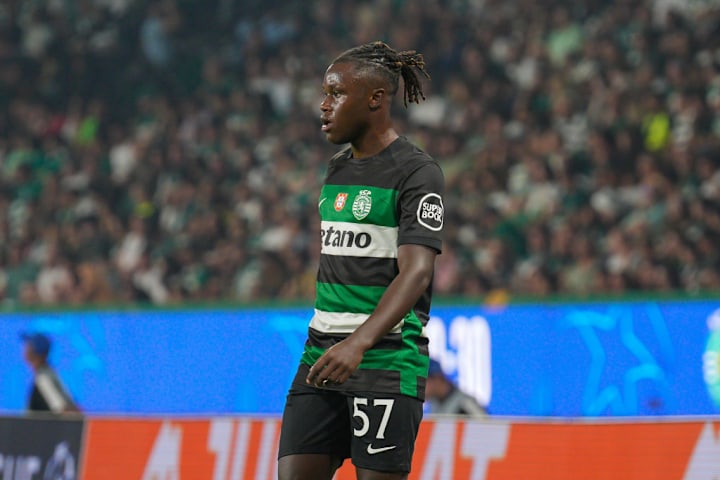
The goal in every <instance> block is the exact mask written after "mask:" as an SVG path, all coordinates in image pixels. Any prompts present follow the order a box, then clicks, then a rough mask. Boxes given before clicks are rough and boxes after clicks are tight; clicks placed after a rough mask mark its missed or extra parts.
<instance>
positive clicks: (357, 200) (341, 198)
mask: <svg viewBox="0 0 720 480" xmlns="http://www.w3.org/2000/svg"><path fill="white" fill-rule="evenodd" d="M397 195H398V192H397V190H392V189H388V188H378V187H369V186H366V185H324V186H323V187H322V191H321V192H320V200H319V202H318V209H319V210H320V218H322V219H323V220H329V221H333V222H351V223H370V224H374V225H379V226H383V227H397V225H398V218H397V212H396V203H397Z"/></svg>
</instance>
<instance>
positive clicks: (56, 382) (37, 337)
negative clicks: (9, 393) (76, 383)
mask: <svg viewBox="0 0 720 480" xmlns="http://www.w3.org/2000/svg"><path fill="white" fill-rule="evenodd" d="M20 338H21V340H22V341H23V345H24V346H23V358H24V359H25V361H26V362H27V364H28V365H29V366H30V368H31V369H32V370H33V386H32V389H31V390H30V395H29V397H28V410H29V411H30V412H35V413H37V412H51V413H56V414H66V413H79V409H78V407H77V406H76V405H75V402H73V399H72V397H71V396H70V394H69V393H68V392H67V389H66V388H65V386H64V385H63V384H62V382H61V381H60V378H59V377H58V376H57V374H56V373H55V371H54V370H53V369H52V367H51V366H50V364H48V355H49V354H50V348H51V346H52V343H51V342H50V339H49V338H48V336H47V335H45V334H42V333H37V332H26V333H23V334H22V335H21V336H20Z"/></svg>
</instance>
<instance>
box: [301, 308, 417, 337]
mask: <svg viewBox="0 0 720 480" xmlns="http://www.w3.org/2000/svg"><path fill="white" fill-rule="evenodd" d="M369 316H370V315H368V314H366V313H335V312H325V311H323V310H318V309H317V308H316V309H315V315H313V317H312V320H310V328H312V329H313V330H317V331H318V332H322V333H330V334H333V333H343V334H344V333H352V332H354V331H355V329H356V328H357V327H359V326H360V325H361V324H362V323H363V322H365V320H367V319H368V317H369ZM404 323H405V321H404V320H400V322H398V324H397V325H395V326H394V327H393V328H392V330H390V332H388V333H400V329H401V328H402V326H403V324H404Z"/></svg>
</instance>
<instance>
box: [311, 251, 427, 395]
mask: <svg viewBox="0 0 720 480" xmlns="http://www.w3.org/2000/svg"><path fill="white" fill-rule="evenodd" d="M436 255H437V252H436V251H435V250H434V249H432V248H430V247H426V246H424V245H411V244H408V245H400V246H399V247H398V270H399V273H398V275H397V276H396V277H395V279H394V280H393V281H392V282H391V283H390V285H389V286H388V288H387V290H386V291H385V293H384V294H383V296H382V297H381V299H380V301H379V302H378V305H377V307H376V308H375V311H374V312H373V314H372V315H370V317H368V319H367V320H366V321H365V322H364V323H363V324H362V325H360V327H358V328H357V329H356V330H355V331H354V332H353V333H352V334H351V335H350V336H348V337H347V338H346V339H345V340H343V341H341V342H339V343H337V344H335V345H333V346H332V347H330V348H329V349H328V350H327V351H326V352H325V353H324V354H323V355H322V356H321V357H320V358H319V359H318V360H317V362H315V364H314V365H313V366H312V367H311V368H310V372H309V374H308V376H307V382H308V383H315V384H316V385H322V383H323V381H324V380H325V379H328V381H331V382H335V383H343V382H344V381H346V380H347V379H348V378H350V375H352V373H353V372H354V371H355V370H356V369H357V367H358V365H360V362H361V361H362V358H363V355H364V354H365V352H366V351H368V350H369V349H370V348H372V346H373V345H375V344H376V343H377V342H378V341H380V339H381V338H383V337H384V336H385V335H386V334H387V333H388V332H389V331H390V330H391V329H392V328H393V327H394V326H395V325H397V324H398V323H399V322H400V321H401V320H402V319H403V317H404V316H405V315H406V314H407V313H408V312H409V311H410V310H411V309H412V308H413V306H414V305H415V303H416V302H417V301H418V299H419V298H420V296H421V295H422V294H423V292H425V290H426V289H427V287H428V285H429V284H430V281H431V280H432V276H433V268H434V264H435V256H436Z"/></svg>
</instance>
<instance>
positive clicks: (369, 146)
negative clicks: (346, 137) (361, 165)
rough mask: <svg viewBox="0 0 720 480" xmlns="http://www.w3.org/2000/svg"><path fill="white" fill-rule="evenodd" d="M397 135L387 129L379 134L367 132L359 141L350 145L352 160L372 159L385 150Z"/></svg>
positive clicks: (389, 128) (391, 129) (392, 130)
mask: <svg viewBox="0 0 720 480" xmlns="http://www.w3.org/2000/svg"><path fill="white" fill-rule="evenodd" d="M398 137H399V135H398V134H397V132H396V131H395V130H394V129H393V128H392V127H388V128H386V129H384V130H382V131H381V132H369V133H368V135H365V136H364V137H363V138H362V139H361V140H359V141H357V142H353V143H352V145H351V146H352V156H353V158H365V157H372V156H374V155H377V154H378V153H380V152H382V151H383V150H385V149H386V148H387V147H388V146H390V144H391V143H393V142H394V141H395V140H397V138H398Z"/></svg>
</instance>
